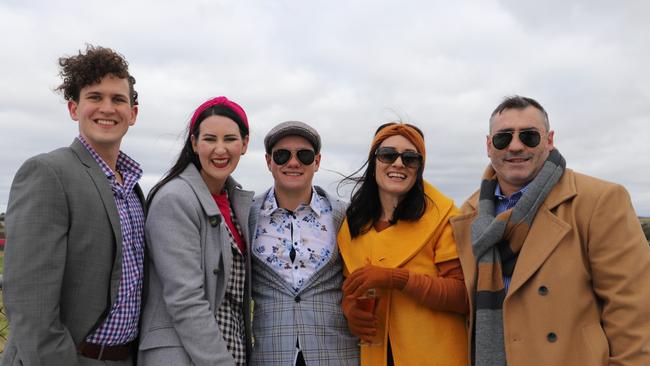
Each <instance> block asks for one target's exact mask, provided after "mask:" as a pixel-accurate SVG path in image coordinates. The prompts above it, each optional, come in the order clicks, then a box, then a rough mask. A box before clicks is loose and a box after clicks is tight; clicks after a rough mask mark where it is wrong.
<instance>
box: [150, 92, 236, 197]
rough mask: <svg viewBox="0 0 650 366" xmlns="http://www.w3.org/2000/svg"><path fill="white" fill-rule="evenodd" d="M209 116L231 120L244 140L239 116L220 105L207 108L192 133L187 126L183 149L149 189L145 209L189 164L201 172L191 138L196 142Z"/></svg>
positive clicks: (199, 117) (199, 162) (197, 120)
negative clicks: (160, 190) (161, 176)
mask: <svg viewBox="0 0 650 366" xmlns="http://www.w3.org/2000/svg"><path fill="white" fill-rule="evenodd" d="M210 116H223V117H227V118H230V119H231V120H233V121H235V123H237V126H238V127H239V133H240V135H241V138H242V139H244V138H246V136H248V132H249V131H248V126H246V124H245V123H244V121H242V119H241V117H240V116H239V114H237V113H236V112H235V111H233V110H232V109H230V108H228V107H226V106H224V105H221V104H218V105H214V106H211V107H209V108H207V109H206V110H205V111H203V112H202V113H201V114H199V116H198V117H197V118H196V122H195V123H194V125H193V129H192V131H190V124H188V127H187V129H186V130H187V132H186V134H187V137H186V138H185V144H184V145H183V149H182V150H181V152H180V154H179V155H178V159H177V160H176V163H175V164H174V165H173V166H172V167H171V168H170V169H169V170H168V171H167V173H165V176H164V177H163V178H162V179H161V180H160V182H158V183H156V185H155V186H154V187H153V188H151V191H150V192H149V196H148V197H147V205H146V206H147V208H148V207H149V205H150V204H151V201H152V200H153V196H154V195H155V194H156V192H158V190H159V189H160V188H162V187H163V186H164V185H165V184H167V183H168V182H169V181H171V180H172V179H174V178H176V177H178V176H179V175H180V174H181V173H182V172H183V170H185V168H187V166H188V165H189V164H194V166H195V167H196V169H197V170H199V171H200V170H201V161H200V160H199V156H198V155H197V154H196V153H195V152H194V149H193V148H192V137H191V136H194V139H196V140H197V141H198V138H199V131H200V130H201V129H200V127H201V123H203V121H204V120H205V119H206V118H208V117H210Z"/></svg>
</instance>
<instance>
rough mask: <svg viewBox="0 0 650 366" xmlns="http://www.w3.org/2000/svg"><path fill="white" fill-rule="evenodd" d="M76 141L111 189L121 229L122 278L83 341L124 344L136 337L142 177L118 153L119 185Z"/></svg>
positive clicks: (141, 270) (141, 246)
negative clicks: (137, 189) (100, 320)
mask: <svg viewBox="0 0 650 366" xmlns="http://www.w3.org/2000/svg"><path fill="white" fill-rule="evenodd" d="M78 139H79V141H81V143H82V144H83V145H84V146H85V147H86V149H87V150H88V152H89V153H90V155H92V157H93V158H94V159H95V161H96V162H97V164H99V167H100V168H101V169H102V171H103V172H104V174H106V179H108V181H109V182H110V185H111V189H112V190H113V198H115V204H116V205H117V211H118V212H119V215H120V227H121V230H122V278H121V279H120V285H119V288H118V292H117V298H116V299H115V302H114V303H113V307H112V308H111V310H110V312H109V314H108V317H107V318H106V319H105V320H104V322H103V323H102V324H101V325H100V326H99V328H97V329H95V331H94V332H93V333H91V334H89V335H88V337H87V338H86V342H88V343H94V344H101V345H105V346H114V345H120V344H125V343H128V342H130V341H132V340H134V339H135V338H136V337H137V336H138V320H139V318H140V306H141V302H142V299H141V295H142V277H143V273H144V268H143V263H144V210H143V208H142V202H140V199H139V197H138V195H137V193H136V192H135V191H134V188H135V185H136V184H137V183H138V180H139V179H140V177H142V169H140V165H139V164H138V163H136V162H135V161H134V160H133V159H131V158H130V157H128V156H127V155H126V154H124V153H123V152H121V151H120V154H119V155H118V157H117V171H119V172H120V174H122V180H123V184H119V183H118V182H117V179H116V178H115V173H114V172H113V171H112V170H111V168H109V167H108V165H107V164H106V163H105V162H104V160H102V158H101V157H100V156H99V155H98V154H97V152H96V151H95V150H94V149H93V148H92V147H91V146H90V145H89V144H88V143H87V142H86V140H85V139H84V138H83V137H82V136H81V135H79V137H78Z"/></svg>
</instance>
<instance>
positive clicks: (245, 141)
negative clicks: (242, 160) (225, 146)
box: [241, 135, 250, 155]
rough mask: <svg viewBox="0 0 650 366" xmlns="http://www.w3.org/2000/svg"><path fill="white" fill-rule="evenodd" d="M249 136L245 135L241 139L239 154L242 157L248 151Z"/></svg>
mask: <svg viewBox="0 0 650 366" xmlns="http://www.w3.org/2000/svg"><path fill="white" fill-rule="evenodd" d="M249 137H250V135H247V136H246V137H244V138H243V139H242V148H241V154H242V155H244V154H246V150H248V141H249Z"/></svg>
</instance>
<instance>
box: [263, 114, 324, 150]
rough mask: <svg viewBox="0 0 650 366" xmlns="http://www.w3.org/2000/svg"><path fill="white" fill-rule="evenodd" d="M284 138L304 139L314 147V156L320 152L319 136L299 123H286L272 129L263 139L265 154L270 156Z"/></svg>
mask: <svg viewBox="0 0 650 366" xmlns="http://www.w3.org/2000/svg"><path fill="white" fill-rule="evenodd" d="M286 136H300V137H304V138H306V139H307V141H309V142H310V143H311V145H312V146H313V147H314V151H315V152H316V154H318V153H319V152H320V135H319V134H318V132H316V130H315V129H314V128H313V127H311V126H310V125H308V124H306V123H304V122H300V121H286V122H282V123H280V124H278V125H277V126H275V127H273V128H272V129H271V131H269V133H267V134H266V137H264V148H265V149H266V153H267V154H270V153H271V150H272V149H273V145H275V144H276V143H277V142H278V141H279V140H280V139H281V138H283V137H286Z"/></svg>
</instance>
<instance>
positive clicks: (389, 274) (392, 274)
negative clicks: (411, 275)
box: [343, 264, 408, 298]
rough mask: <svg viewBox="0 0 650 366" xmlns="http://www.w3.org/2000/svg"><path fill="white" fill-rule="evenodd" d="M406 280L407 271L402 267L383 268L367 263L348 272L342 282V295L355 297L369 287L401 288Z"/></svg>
mask: <svg viewBox="0 0 650 366" xmlns="http://www.w3.org/2000/svg"><path fill="white" fill-rule="evenodd" d="M407 281H408V271H407V270H405V269H402V268H383V267H377V266H373V265H371V264H367V265H366V266H364V267H361V268H359V269H357V270H356V271H354V272H352V273H350V275H349V276H348V278H347V279H346V280H345V282H343V295H344V296H352V297H354V298H357V297H359V296H362V295H363V294H364V293H365V292H366V290H368V289H371V288H388V289H390V288H397V289H400V290H401V289H402V288H404V285H405V284H406V282H407Z"/></svg>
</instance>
